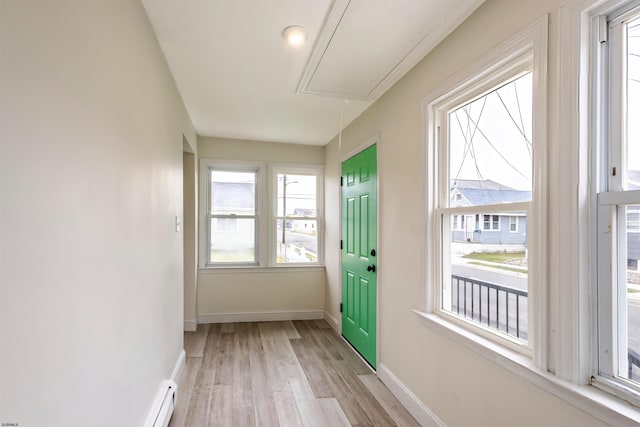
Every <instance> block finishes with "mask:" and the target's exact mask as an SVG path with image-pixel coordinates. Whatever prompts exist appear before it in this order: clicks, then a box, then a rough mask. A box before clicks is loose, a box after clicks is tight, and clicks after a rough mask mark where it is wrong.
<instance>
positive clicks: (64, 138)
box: [0, 0, 195, 427]
mask: <svg viewBox="0 0 640 427" xmlns="http://www.w3.org/2000/svg"><path fill="white" fill-rule="evenodd" d="M183 135H184V136H185V137H186V138H187V140H189V141H190V143H191V144H193V143H194V142H195V132H194V130H193V126H192V124H191V122H190V120H189V118H188V116H187V113H186V111H185V109H184V106H183V104H182V101H181V99H180V97H179V95H178V92H177V90H176V87H175V84H174V81H173V78H172V76H171V75H170V73H169V70H168V67H167V65H166V63H165V60H164V57H163V55H162V53H161V50H160V48H159V46H158V44H157V42H156V39H155V36H154V34H153V32H152V30H151V26H150V24H149V22H148V20H147V17H146V15H145V12H144V10H143V7H142V5H141V4H140V2H138V1H130V0H108V1H107V0H104V1H74V0H58V1H55V2H47V1H38V2H34V1H21V0H3V1H1V2H0V220H1V224H2V226H1V228H0V346H1V348H0V384H1V385H0V422H3V423H19V425H20V426H24V427H30V426H53V427H55V426H136V427H137V426H140V425H142V423H143V422H144V420H145V418H146V416H147V414H148V411H149V409H150V406H151V404H152V401H153V399H154V397H155V394H156V392H157V390H158V387H159V385H160V381H161V380H162V379H165V378H168V377H169V376H170V375H171V373H172V370H173V368H174V366H175V365H176V361H177V360H178V357H179V355H180V353H181V351H182V347H183V345H182V320H183V313H182V293H183V290H182V281H183V278H182V273H183V272H182V234H181V233H176V232H175V225H174V222H175V216H176V215H182V170H181V163H182V144H183Z"/></svg>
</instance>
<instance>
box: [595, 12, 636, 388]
mask: <svg viewBox="0 0 640 427" xmlns="http://www.w3.org/2000/svg"><path fill="white" fill-rule="evenodd" d="M618 4H619V2H617V3H616V7H617V9H616V10H614V11H612V12H611V13H608V14H603V15H601V16H599V17H597V18H596V19H594V27H595V28H598V29H600V32H599V35H600V37H599V38H598V39H597V40H594V41H593V43H594V46H596V48H595V49H596V50H597V51H598V54H597V55H596V57H597V58H598V60H596V61H594V63H595V68H596V69H595V70H594V71H595V73H594V75H595V76H597V77H596V80H597V81H598V82H599V84H600V85H601V88H602V90H603V92H602V94H601V95H600V96H601V98H599V100H598V102H597V105H599V106H600V109H599V110H598V113H596V114H598V116H599V117H598V121H599V122H600V123H603V124H604V129H602V132H601V133H600V134H599V135H600V136H599V137H597V138H596V139H597V144H596V146H597V149H596V150H595V152H596V155H595V159H596V160H595V161H594V165H596V166H595V169H596V170H595V172H596V173H595V174H594V175H595V176H597V179H596V184H595V187H596V188H597V195H596V200H597V213H596V216H597V236H596V241H597V258H598V263H597V269H598V274H597V281H598V283H597V296H598V297H597V300H598V340H597V342H598V363H597V369H596V370H595V374H596V375H595V377H596V378H597V381H596V383H600V384H605V385H606V386H611V387H614V388H616V389H618V390H625V391H627V392H629V393H631V394H632V395H634V396H635V398H636V399H637V398H639V397H640V274H638V260H639V259H640V233H639V231H640V227H639V225H640V222H639V220H640V121H639V120H638V117H640V7H637V4H638V2H633V4H635V5H636V7H635V8H633V7H631V6H627V7H622V8H620V7H618V6H617V5H618ZM602 34H606V36H604V37H603V36H602ZM596 99H597V98H596Z"/></svg>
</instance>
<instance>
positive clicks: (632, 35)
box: [623, 18, 640, 190]
mask: <svg viewBox="0 0 640 427" xmlns="http://www.w3.org/2000/svg"><path fill="white" fill-rule="evenodd" d="M638 117H640V18H636V19H634V20H632V21H630V22H629V23H628V24H627V174H626V182H625V183H623V188H624V189H625V190H640V121H638Z"/></svg>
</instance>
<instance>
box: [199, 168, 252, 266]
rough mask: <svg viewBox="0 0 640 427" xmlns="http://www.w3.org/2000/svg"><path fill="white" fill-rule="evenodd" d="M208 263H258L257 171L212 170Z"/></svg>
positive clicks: (209, 172)
mask: <svg viewBox="0 0 640 427" xmlns="http://www.w3.org/2000/svg"><path fill="white" fill-rule="evenodd" d="M208 177H209V178H208V187H209V200H208V213H207V216H208V222H207V229H208V233H207V236H208V239H207V241H208V250H207V251H206V257H207V264H247V263H256V262H257V259H256V230H257V209H256V206H257V198H256V195H257V193H256V184H257V171H256V170H225V169H214V168H209V169H208Z"/></svg>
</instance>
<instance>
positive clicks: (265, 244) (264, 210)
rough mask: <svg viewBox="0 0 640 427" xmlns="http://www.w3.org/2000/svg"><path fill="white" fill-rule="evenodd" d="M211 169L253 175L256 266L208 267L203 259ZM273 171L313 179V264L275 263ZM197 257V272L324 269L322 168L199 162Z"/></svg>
mask: <svg viewBox="0 0 640 427" xmlns="http://www.w3.org/2000/svg"><path fill="white" fill-rule="evenodd" d="M211 168H213V169H217V170H229V171H251V170H256V171H257V175H256V176H257V177H256V180H257V181H256V190H255V191H256V211H257V214H256V215H257V220H256V228H257V230H256V234H255V239H256V243H255V248H256V262H254V263H239V262H238V263H211V262H208V261H209V259H207V256H206V254H207V248H209V247H210V242H209V239H210V237H208V235H209V236H210V230H209V225H208V214H209V212H208V209H209V203H210V201H209V197H210V196H211V190H210V183H209V174H208V171H209V170H210V169H211ZM276 171H286V172H287V173H292V174H303V175H304V174H306V175H316V205H317V210H316V215H317V221H318V222H317V224H318V226H317V227H318V230H317V234H318V258H317V262H309V263H279V264H278V263H277V262H276V246H275V234H276V230H275V228H276V227H275V224H276V222H275V218H276V217H277V210H276V209H277V203H276V198H277V196H278V195H277V190H278V189H277V183H276V182H275V180H276V178H277V172H276ZM199 183H200V188H199V199H198V200H199V203H200V208H199V219H198V225H199V231H198V236H199V244H198V248H199V251H198V252H199V255H198V268H199V269H202V270H203V271H205V270H208V271H214V270H224V269H232V270H241V269H249V270H254V271H255V270H257V269H263V268H264V269H272V268H289V269H295V268H301V269H310V268H317V267H324V249H325V245H324V166H322V165H318V164H298V163H295V164H294V163H271V162H258V161H245V160H228V159H215V158H202V159H200V177H199Z"/></svg>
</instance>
